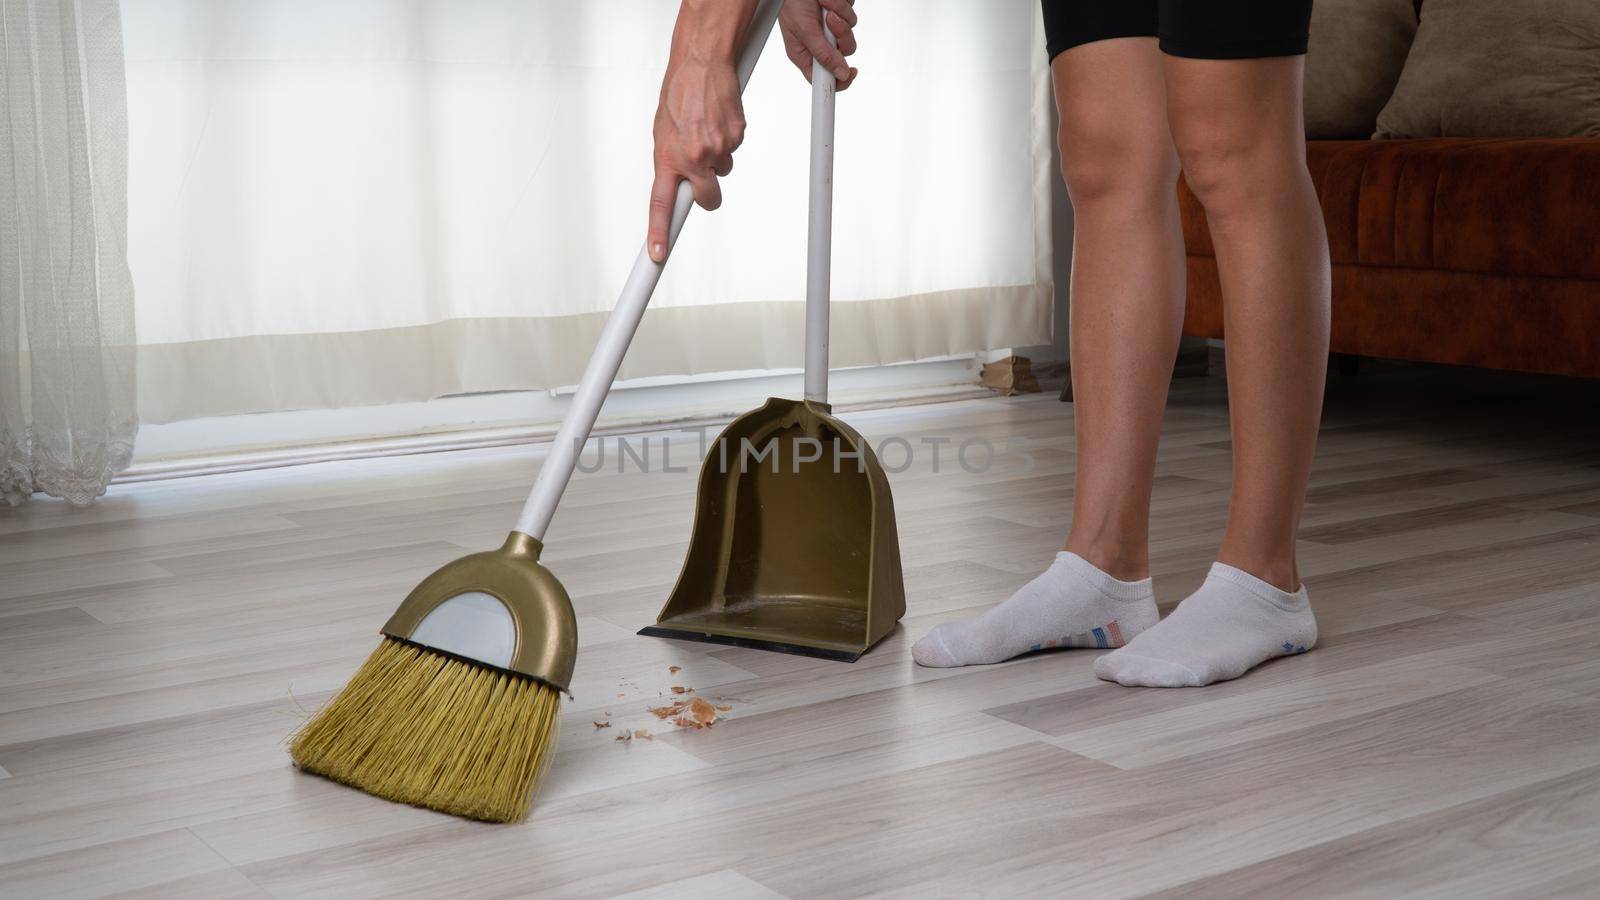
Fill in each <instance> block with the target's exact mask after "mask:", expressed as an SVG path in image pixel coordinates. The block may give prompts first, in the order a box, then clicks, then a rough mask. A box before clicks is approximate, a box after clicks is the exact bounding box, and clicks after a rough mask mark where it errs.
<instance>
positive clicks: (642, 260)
mask: <svg viewBox="0 0 1600 900" xmlns="http://www.w3.org/2000/svg"><path fill="white" fill-rule="evenodd" d="M782 6H783V0H760V2H759V3H758V4H757V6H756V12H755V15H754V16H753V17H751V20H750V27H749V29H748V30H747V31H746V34H745V43H744V49H743V51H742V52H741V53H740V54H739V65H738V73H739V89H740V90H741V91H743V90H744V86H745V85H746V84H749V83H750V73H751V72H753V71H755V67H756V60H757V59H759V58H760V57H761V49H762V48H763V47H765V46H766V43H767V36H768V35H770V34H771V33H772V23H773V22H775V21H777V19H778V10H779V8H781V7H782ZM693 205H694V190H693V188H691V187H690V185H689V183H688V182H687V181H683V182H679V183H678V194H677V197H676V198H675V202H674V203H673V205H672V227H671V228H670V229H669V230H668V232H667V253H668V255H669V256H670V255H671V253H672V247H673V245H674V244H676V243H677V242H678V233H679V232H680V231H682V230H683V222H684V220H685V219H687V218H688V217H689V208H690V207H691V206H693ZM664 266H665V264H664V263H658V262H656V261H655V260H653V259H651V258H650V248H649V247H642V248H640V250H639V256H638V258H637V259H635V260H634V263H633V271H632V272H631V273H629V275H628V280H627V282H626V283H625V284H624V285H623V286H622V295H621V296H620V297H618V298H617V305H616V308H615V309H613V310H612V311H611V316H610V317H609V318H607V319H606V324H605V328H604V329H602V330H601V332H600V340H599V341H598V342H597V343H596V345H595V348H594V353H593V354H592V355H591V356H590V357H589V364H588V365H587V366H585V367H584V370H583V377H582V378H581V379H579V381H578V390H577V393H575V394H574V395H573V397H572V405H571V406H570V407H568V408H567V414H566V417H565V418H563V419H562V420H561V427H560V428H559V429H557V431H556V437H555V443H554V444H553V445H552V446H551V447H550V456H549V458H547V459H546V460H545V462H544V465H543V466H541V467H540V468H539V477H538V478H537V479H536V480H535V481H534V483H533V491H532V493H530V494H529V495H528V502H527V504H526V505H524V506H523V507H522V515H521V517H519V518H518V519H517V526H516V530H517V531H519V532H521V533H522V534H525V535H527V536H529V537H531V538H533V539H535V540H539V541H543V540H544V533H545V529H547V528H549V527H550V519H551V518H552V517H553V516H554V515H555V512H556V504H557V503H559V502H560V501H561V494H562V493H563V492H564V491H565V490H566V489H567V482H569V481H571V480H572V470H573V469H574V468H575V467H576V466H577V463H578V454H579V452H581V451H582V450H583V445H584V443H585V442H586V441H588V440H589V433H590V432H591V431H593V430H594V422H595V419H596V418H598V417H599V415H600V407H601V405H602V404H604V403H605V400H606V394H607V393H609V392H610V390H611V383H612V382H613V381H615V380H616V378H617V370H618V369H619V368H621V367H622V357H623V355H624V354H626V353H627V352H628V344H629V343H631V342H632V341H633V335H634V332H635V331H637V330H638V329H639V320H640V319H641V318H643V316H644V310H645V307H646V306H648V305H649V303H650V295H651V293H653V292H654V291H655V289H656V283H657V282H659V281H660V280H661V270H662V269H663V268H664Z"/></svg>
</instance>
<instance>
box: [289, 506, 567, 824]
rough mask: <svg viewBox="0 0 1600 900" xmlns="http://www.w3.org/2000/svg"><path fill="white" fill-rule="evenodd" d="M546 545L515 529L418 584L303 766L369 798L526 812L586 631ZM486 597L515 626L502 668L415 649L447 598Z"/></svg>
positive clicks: (459, 809)
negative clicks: (545, 560)
mask: <svg viewBox="0 0 1600 900" xmlns="http://www.w3.org/2000/svg"><path fill="white" fill-rule="evenodd" d="M541 549H542V548H541V545H540V544H539V542H538V541H537V540H534V539H533V538H531V537H528V536H526V535H523V534H518V533H515V532H513V533H512V534H511V536H510V537H509V538H507V539H506V542H505V544H504V545H503V546H502V547H501V548H500V549H499V550H495V551H491V552H488V553H475V554H473V555H471V556H467V557H464V558H462V559H459V560H456V561H455V562H452V563H450V564H448V565H446V566H445V567H443V568H441V569H440V570H438V571H437V572H435V573H433V574H432V575H430V576H428V578H427V579H426V580H424V581H423V582H422V584H420V585H418V586H417V588H416V589H415V590H413V591H412V592H411V594H410V596H408V597H407V598H406V600H405V602H404V603H402V604H401V605H400V608H399V609H398V610H396V611H395V614H394V615H393V616H392V617H391V618H390V619H389V622H388V623H387V624H385V625H384V628H383V633H384V639H383V642H382V643H380V644H379V645H378V648H377V649H376V650H374V651H373V653H372V655H371V656H369V657H368V658H367V661H366V662H365V663H363V664H362V666H361V669H360V670H359V671H357V672H356V674H355V676H354V677H353V678H351V679H350V683H349V684H347V685H346V686H345V688H344V690H342V691H340V692H339V694H337V695H336V696H334V698H333V699H332V700H330V701H329V702H328V704H327V705H326V706H324V707H323V708H322V709H321V710H320V711H319V712H318V713H317V714H316V715H315V716H314V717H312V719H311V720H310V721H308V722H307V723H306V724H305V725H304V726H303V727H302V728H301V729H300V731H299V732H297V733H296V734H295V736H294V738H293V740H292V742H291V743H290V747H289V754H290V755H291V756H292V757H293V758H294V761H295V763H296V764H297V765H299V766H300V768H302V769H305V770H307V771H309V772H314V773H316V774H319V775H323V776H325V777H327V778H331V779H333V780H335V781H339V782H342V783H344V784H348V785H351V786H352V787H356V788H360V789H361V790H364V791H366V792H368V793H370V794H373V795H375V796H378V797H383V798H384V799H387V800H395V801H399V802H401V803H409V804H411V805H413V806H424V807H428V808H430V809H437V810H440V811H442V812H447V813H452V814H454V815H459V816H465V817H467V818H472V819H482V820H485V821H491V822H511V821H516V820H518V819H521V818H523V817H524V816H526V815H527V812H528V808H529V806H530V805H531V804H532V801H533V796H534V793H535V791H536V790H537V788H538V783H539V780H540V779H541V778H542V777H543V775H544V772H545V770H546V769H547V768H548V767H549V763H550V759H551V757H553V756H554V749H555V742H556V732H557V728H558V717H559V713H560V707H561V694H562V693H564V692H565V691H566V689H567V686H568V684H569V682H570V680H571V678H572V668H573V664H574V662H575V660H576V658H577V644H578V629H577V621H576V617H575V615H574V613H573V610H572V602H571V600H569V599H568V597H567V592H566V590H565V589H564V588H562V587H561V583H560V582H558V581H557V580H556V579H555V576H554V575H551V574H550V572H549V570H547V569H545V568H544V567H543V566H541V565H539V563H538V557H539V551H540V550H541ZM482 594H487V595H489V596H490V597H493V598H495V599H497V600H499V601H500V602H501V604H503V605H504V607H505V610H506V612H508V613H509V614H510V617H511V620H512V622H513V623H514V626H515V641H514V645H513V646H510V647H508V648H507V653H506V655H505V657H504V658H501V659H496V660H494V661H492V662H485V661H482V660H478V659H474V658H468V657H465V656H461V655H457V654H454V653H451V652H449V651H448V650H441V649H435V648H432V647H428V646H423V645H421V644H418V643H413V642H412V641H411V640H410V639H411V637H412V636H413V634H414V633H416V632H417V631H418V628H419V626H421V625H422V623H423V622H424V620H426V619H427V618H428V615H429V614H430V613H432V612H434V611H435V610H437V609H438V608H439V607H440V606H441V605H442V604H444V603H445V601H447V600H450V599H451V598H454V597H460V596H463V595H482Z"/></svg>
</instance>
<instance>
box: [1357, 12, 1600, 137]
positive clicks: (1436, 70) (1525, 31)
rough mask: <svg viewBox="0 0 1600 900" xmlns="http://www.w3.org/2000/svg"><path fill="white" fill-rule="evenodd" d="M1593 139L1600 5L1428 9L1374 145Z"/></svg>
mask: <svg viewBox="0 0 1600 900" xmlns="http://www.w3.org/2000/svg"><path fill="white" fill-rule="evenodd" d="M1579 135H1588V136H1600V2H1597V0H1517V2H1507V0H1428V2H1427V5H1426V6H1424V7H1423V8H1422V24H1421V26H1420V27H1419V28H1418V30H1417V36H1416V40H1415V41H1414V42H1413V43H1412V45H1411V54H1410V56H1409V57H1407V59H1406V65H1405V71H1404V72H1402V73H1401V75H1400V83H1399V85H1398V86H1396V88H1395V91H1394V96H1393V97H1392V98H1390V100H1389V103H1388V105H1386V106H1385V107H1384V108H1383V112H1382V113H1380V114H1379V116H1378V128H1377V134H1376V136H1377V137H1380V138H1406V137H1409V138H1422V137H1571V136H1579Z"/></svg>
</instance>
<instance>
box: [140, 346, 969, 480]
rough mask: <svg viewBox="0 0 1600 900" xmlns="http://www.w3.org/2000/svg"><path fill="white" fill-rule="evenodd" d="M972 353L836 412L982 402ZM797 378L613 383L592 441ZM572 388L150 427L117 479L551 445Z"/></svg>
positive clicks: (889, 372)
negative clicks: (600, 435) (597, 436)
mask: <svg viewBox="0 0 1600 900" xmlns="http://www.w3.org/2000/svg"><path fill="white" fill-rule="evenodd" d="M980 369H981V364H980V362H979V361H978V358H977V357H975V356H973V355H965V356H960V357H952V358H944V359H934V360H920V361H917V362H911V363H901V364H897V365H891V366H872V367H867V368H860V369H841V370H836V371H834V372H833V373H831V375H830V378H829V380H830V390H829V393H830V399H831V400H832V401H833V405H834V406H835V407H836V408H840V409H850V408H863V407H868V406H888V405H896V404H901V403H919V402H929V401H935V400H947V399H956V398H960V397H971V396H982V395H983V394H985V393H987V392H986V391H983V389H982V388H979V387H978V385H977V380H978V374H979V371H980ZM800 393H801V373H800V372H799V370H794V371H781V372H771V371H759V372H723V373H716V374H713V375H702V376H695V377H691V378H641V379H637V380H634V381H629V382H618V384H617V385H616V387H615V388H613V390H612V393H611V395H610V396H609V397H608V398H607V399H606V405H605V408H604V409H603V410H602V411H601V414H600V422H599V423H598V425H597V427H596V433H605V434H616V433H620V432H627V431H645V430H650V429H652V428H657V427H662V426H667V425H672V426H682V425H684V424H687V423H696V422H713V421H717V420H719V419H727V418H731V417H732V416H735V415H738V414H739V413H741V412H744V411H746V410H749V409H752V408H754V407H756V406H758V405H759V404H760V403H761V402H762V401H763V400H764V399H765V398H767V397H781V396H796V397H797V396H799V395H800ZM571 396H572V391H571V388H557V389H555V390H552V391H518V392H508V393H501V394H474V395H469V396H461V397H445V398H441V399H438V400H430V401H428V402H425V403H395V404H389V405H385V406H368V407H357V408H353V409H312V410H297V411H292V412H277V413H262V414H259V415H250V416H223V417H218V418H211V419H193V420H189V421H185V422H172V423H168V424H163V425H147V426H145V427H144V428H143V429H141V430H140V432H139V439H138V443H137V444H136V445H135V448H134V457H133V466H132V467H131V468H129V469H128V471H126V472H124V473H122V475H120V476H118V478H117V481H119V482H128V481H149V480H156V479H165V478H181V477H187V476H191V475H203V474H214V473H222V472H236V471H243V470H247V469H261V468H273V467H277V466H289V465H303V464H307V463H315V462H326V461H330V460H337V459H353V458H361V457H370V456H390V455H404V454H410V453H432V452H440V451H445V450H458V449H470V448H477V447H492V446H503V445H508V444H526V443H536V442H539V441H545V440H549V439H550V438H551V437H553V436H554V434H555V431H556V427H557V426H558V425H559V424H560V422H561V417H562V415H564V414H565V413H566V409H567V405H568V404H569V403H570V402H571Z"/></svg>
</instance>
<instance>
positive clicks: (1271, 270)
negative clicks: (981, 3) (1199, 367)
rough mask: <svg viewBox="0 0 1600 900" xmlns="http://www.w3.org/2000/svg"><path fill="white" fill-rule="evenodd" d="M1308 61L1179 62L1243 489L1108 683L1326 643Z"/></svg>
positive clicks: (1199, 675)
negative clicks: (1320, 567) (1222, 528)
mask: <svg viewBox="0 0 1600 900" xmlns="http://www.w3.org/2000/svg"><path fill="white" fill-rule="evenodd" d="M1301 67H1302V60H1301V59H1300V58H1298V57H1289V58H1278V59H1255V60H1197V59H1180V58H1176V57H1169V58H1167V60H1166V70H1167V102H1168V105H1169V115H1170V117H1171V122H1172V136H1173V139H1174V141H1175V142H1176V143H1177V145H1178V155H1179V157H1180V158H1181V159H1182V160H1183V170H1184V176H1185V178H1187V179H1188V182H1189V186H1190V187H1191V188H1193V189H1194V192H1195V196H1197V197H1199V198H1200V202H1201V203H1203V204H1204V205H1205V208H1206V218H1207V220H1208V222H1209V223H1210V226H1211V238H1212V242H1213V243H1214V244H1215V245H1216V248H1217V267H1218V270H1219V271H1220V273H1221V276H1222V296H1223V303H1224V304H1225V309H1224V319H1225V321H1224V327H1225V328H1226V331H1227V340H1228V353H1227V360H1228V400H1229V404H1228V414H1229V418H1230V421H1231V424H1232V429H1233V493H1232V497H1231V498H1230V502H1229V509H1228V528H1227V531H1226V533H1225V534H1224V536H1223V540H1222V549H1221V551H1220V552H1219V554H1218V562H1217V564H1216V565H1214V566H1212V568H1211V573H1210V575H1209V576H1208V577H1207V578H1206V581H1205V584H1203V585H1201V587H1200V589H1199V590H1197V591H1195V592H1194V593H1193V594H1191V595H1189V597H1188V598H1187V599H1185V600H1184V601H1183V602H1182V603H1180V604H1178V608H1177V609H1175V610H1173V612H1172V614H1171V615H1169V616H1167V617H1166V618H1165V619H1163V620H1161V622H1160V623H1159V624H1157V625H1156V626H1154V627H1152V628H1150V629H1148V630H1146V631H1144V632H1143V633H1141V634H1140V635H1139V636H1138V637H1136V638H1134V639H1133V640H1132V642H1130V643H1129V644H1128V645H1127V646H1126V647H1123V648H1122V649H1120V650H1117V651H1115V652H1113V653H1110V654H1107V655H1105V656H1102V657H1100V658H1099V659H1097V660H1095V666H1094V671H1095V674H1096V675H1098V676H1099V677H1101V678H1103V679H1105V680H1107V681H1116V682H1119V683H1121V684H1126V685H1141V686H1149V687H1189V686H1199V685H1205V684H1211V683H1212V682H1215V681H1224V680H1226V679H1229V678H1237V677H1239V676H1240V675H1243V674H1244V673H1245V672H1248V671H1249V670H1250V669H1251V668H1253V667H1255V666H1257V665H1259V664H1261V663H1263V662H1265V661H1267V660H1268V659H1271V658H1273V657H1276V656H1287V655H1290V654H1295V653H1303V652H1305V651H1306V650H1308V649H1310V648H1311V647H1312V646H1314V645H1315V644H1316V641H1317V622H1316V617H1315V616H1314V615H1312V612H1311V604H1310V600H1309V598H1308V597H1307V595H1306V591H1305V589H1304V588H1303V587H1302V586H1301V585H1300V574H1299V572H1298V571H1297V570H1296V568H1295V556H1294V537H1295V529H1296V528H1297V527H1298V526H1299V522H1300V510H1301V507H1302V505H1303V504H1304V500H1305V492H1306V481H1307V479H1308V478H1309V477H1310V472H1311V457H1312V453H1313V451H1314V450H1315V448H1316V441H1317V424H1318V421H1319V420H1320V418H1321V412H1322V386H1323V381H1324V379H1325V377H1326V370H1327V361H1328V355H1327V354H1328V283H1329V276H1328V239H1327V235H1326V234H1325V233H1324V231H1323V224H1322V213H1321V211H1320V210H1319V209H1318V207H1317V197H1316V193H1315V190H1314V189H1313V187H1312V184H1311V178H1310V176H1309V175H1308V174H1307V172H1306V166H1305V138H1304V137H1303V135H1304V128H1303V126H1302V125H1301V121H1300V118H1301V113H1300V75H1301Z"/></svg>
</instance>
